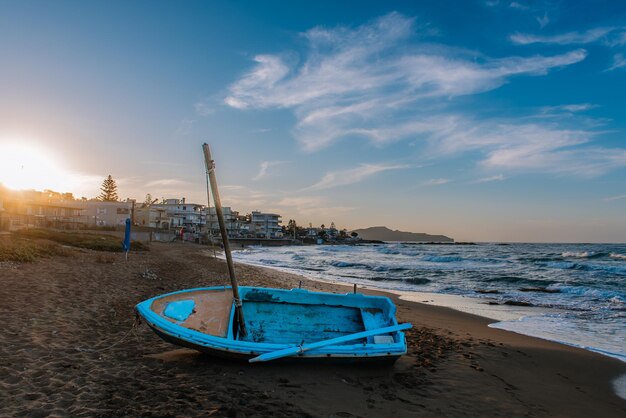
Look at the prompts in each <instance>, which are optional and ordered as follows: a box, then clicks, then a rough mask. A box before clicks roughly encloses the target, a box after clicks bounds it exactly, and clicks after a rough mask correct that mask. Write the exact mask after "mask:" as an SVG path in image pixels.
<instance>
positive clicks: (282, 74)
mask: <svg viewBox="0 0 626 418" xmlns="http://www.w3.org/2000/svg"><path fill="white" fill-rule="evenodd" d="M416 27H417V25H416V24H415V19H411V18H407V17H404V16H402V15H400V14H398V13H391V14H389V15H386V16H383V17H381V18H379V19H377V20H375V21H373V22H371V23H369V24H366V25H362V26H360V27H356V28H348V27H338V28H334V29H329V28H323V27H316V28H313V29H311V30H309V31H307V32H305V33H304V34H302V37H303V39H304V40H305V41H306V42H307V45H308V50H307V51H306V53H305V54H304V55H303V56H302V57H300V59H299V60H297V59H294V57H293V55H289V54H282V55H261V56H258V57H256V58H255V61H256V65H255V67H254V68H252V70H250V71H249V72H248V73H246V74H244V75H243V76H242V77H241V78H240V79H239V80H238V81H236V82H235V83H233V84H232V85H231V86H230V88H229V94H228V96H227V97H226V98H225V103H226V104H228V105H229V106H232V107H235V108H239V109H267V108H276V109H289V110H291V111H293V113H294V115H295V117H296V124H295V126H294V128H293V130H292V133H293V135H294V137H295V138H296V139H297V140H298V141H299V142H300V143H301V144H302V146H303V148H304V149H305V150H308V151H315V150H319V149H322V148H324V147H328V146H330V145H332V144H333V143H335V142H336V141H339V140H341V139H342V138H345V137H352V138H355V137H356V138H363V139H365V140H368V141H369V142H370V143H372V144H374V145H377V146H383V145H386V144H388V143H391V142H394V141H400V140H410V141H413V143H416V142H417V141H423V142H425V143H426V144H427V147H426V148H427V149H426V153H427V155H425V157H426V158H435V157H441V156H450V155H453V154H457V153H464V152H465V153H467V152H472V153H473V154H474V155H477V156H478V165H479V166H481V167H482V168H484V169H487V170H493V171H496V170H497V171H496V172H502V171H503V170H515V171H533V172H550V173H558V174H562V173H568V174H573V175H579V176H595V175H601V174H604V173H606V172H607V171H609V170H611V169H614V168H617V167H622V166H624V165H626V164H624V162H623V161H622V159H621V155H623V153H624V152H626V151H625V150H623V149H613V150H609V149H606V148H601V147H597V146H595V147H594V146H592V144H591V141H592V140H593V139H594V137H595V136H596V135H597V133H596V132H594V131H592V130H591V128H597V126H598V124H600V123H601V121H594V120H591V119H589V118H582V117H575V116H574V113H577V112H583V111H585V110H589V109H591V108H592V107H594V105H592V104H589V103H582V104H565V105H562V106H553V107H550V108H543V111H542V112H540V113H539V114H537V115H533V116H531V117H528V118H518V119H482V120H480V119H476V118H473V117H471V116H470V115H468V114H460V113H454V112H452V111H449V110H448V109H449V108H450V107H451V106H450V105H451V104H453V102H454V100H455V98H456V97H458V96H462V95H471V94H477V93H481V92H485V91H489V90H492V89H495V88H498V87H500V86H502V85H503V84H505V83H507V82H509V80H511V78H513V77H516V76H537V75H544V74H547V73H548V72H550V71H553V70H555V69H557V68H562V67H565V66H568V65H572V64H575V63H577V62H580V61H582V60H584V59H585V58H586V56H587V52H586V51H585V50H584V49H575V50H571V51H569V52H565V53H562V54H558V55H551V56H542V55H533V56H527V57H516V56H509V57H503V58H497V59H496V58H485V57H483V56H481V55H480V54H477V53H470V52H467V51H460V50H459V49H458V48H451V47H448V46H445V45H434V44H432V43H427V42H426V41H424V40H422V39H419V40H417V41H416V40H415V39H414V38H415V37H414V35H415V32H416V30H417V29H416ZM612 31H614V28H600V29H596V30H591V31H588V32H584V33H582V34H578V33H570V34H566V35H563V36H560V37H543V38H542V37H535V38H532V39H531V38H528V37H529V36H530V35H519V34H518V35H516V36H517V38H516V39H517V40H518V41H520V43H523V42H528V43H530V42H540V41H541V42H543V41H548V40H549V41H551V42H553V41H554V42H562V43H569V42H573V41H576V40H577V42H581V41H585V42H586V41H588V40H589V39H595V40H597V39H602V37H603V36H605V37H606V39H609V38H610V39H616V37H615V36H614V35H617V34H619V32H615V33H613V32H612ZM607 34H610V35H611V36H610V37H608V35H607ZM420 35H422V37H423V36H425V35H423V34H420ZM524 37H527V38H524ZM559 112H560V114H561V115H562V116H563V117H561V118H555V117H554V115H558V114H559ZM566 122H567V124H566ZM386 167H387V166H386V165H384V164H382V165H380V164H379V165H363V166H360V167H357V168H355V169H350V170H343V171H339V172H330V173H327V174H326V175H325V176H324V177H323V178H322V179H321V180H320V181H319V182H317V183H316V184H314V185H312V186H310V187H309V188H307V189H308V190H321V189H326V188H329V187H335V186H341V185H347V184H352V183H356V182H358V181H360V180H361V179H363V178H366V177H367V176H370V175H373V174H375V173H377V172H380V171H384V170H387V169H389V168H386ZM392 167H395V166H392ZM259 174H262V172H261V171H260V173H259Z"/></svg>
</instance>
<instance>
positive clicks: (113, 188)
mask: <svg viewBox="0 0 626 418" xmlns="http://www.w3.org/2000/svg"><path fill="white" fill-rule="evenodd" d="M100 190H102V193H100V196H98V199H99V200H102V201H104V202H117V201H118V200H119V197H118V196H117V184H116V183H115V180H113V177H111V175H110V174H109V176H108V177H107V178H106V179H104V181H103V182H102V187H101V188H100Z"/></svg>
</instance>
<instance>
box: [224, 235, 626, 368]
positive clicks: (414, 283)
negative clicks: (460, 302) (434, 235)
mask: <svg viewBox="0 0 626 418" xmlns="http://www.w3.org/2000/svg"><path fill="white" fill-rule="evenodd" d="M233 258H234V259H235V260H236V261H238V262H241V263H247V264H252V265H260V266H264V267H270V268H275V269H279V270H282V271H288V272H292V273H296V274H300V275H304V276H307V277H309V278H312V279H317V280H323V281H334V282H341V283H346V284H355V283H356V284H357V285H360V286H367V287H374V288H379V289H384V290H390V291H401V292H403V293H404V294H407V293H408V294H410V293H411V292H428V293H430V294H444V295H456V296H464V297H469V298H475V300H476V301H477V302H479V303H485V304H487V303H491V304H496V303H497V304H500V305H502V306H517V307H519V306H524V307H525V308H524V310H523V311H522V313H521V314H519V316H516V317H515V318H508V320H502V321H499V322H497V323H494V324H492V325H490V326H492V327H494V328H501V329H505V330H509V331H514V332H517V333H521V334H526V335H530V336H534V337H539V338H544V339H548V340H552V341H557V342H561V343H564V344H569V345H573V346H577V347H581V348H585V349H588V350H592V351H596V352H599V353H602V354H605V355H608V356H611V357H615V358H618V359H620V360H622V361H625V362H626V244H476V245H428V244H418V243H407V242H403V243H399V242H398V243H385V244H363V245H315V246H287V247H250V248H247V249H244V250H242V251H236V252H234V253H233Z"/></svg>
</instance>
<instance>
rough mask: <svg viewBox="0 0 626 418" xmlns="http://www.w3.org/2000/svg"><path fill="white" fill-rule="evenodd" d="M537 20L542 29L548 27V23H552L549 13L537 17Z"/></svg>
mask: <svg viewBox="0 0 626 418" xmlns="http://www.w3.org/2000/svg"><path fill="white" fill-rule="evenodd" d="M535 19H537V23H539V26H541V27H542V28H545V27H546V26H548V23H550V18H549V17H548V13H547V12H546V13H544V14H543V16H537V17H536V18H535Z"/></svg>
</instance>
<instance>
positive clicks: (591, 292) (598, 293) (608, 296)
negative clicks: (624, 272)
mask: <svg viewBox="0 0 626 418" xmlns="http://www.w3.org/2000/svg"><path fill="white" fill-rule="evenodd" d="M548 289H553V290H558V291H559V292H560V293H567V294H569V295H573V296H585V297H590V298H593V299H596V300H603V301H607V302H612V303H618V302H623V301H624V295H623V293H622V292H616V291H612V290H603V289H594V288H590V287H584V286H567V285H561V284H556V285H554V286H549V287H548Z"/></svg>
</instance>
